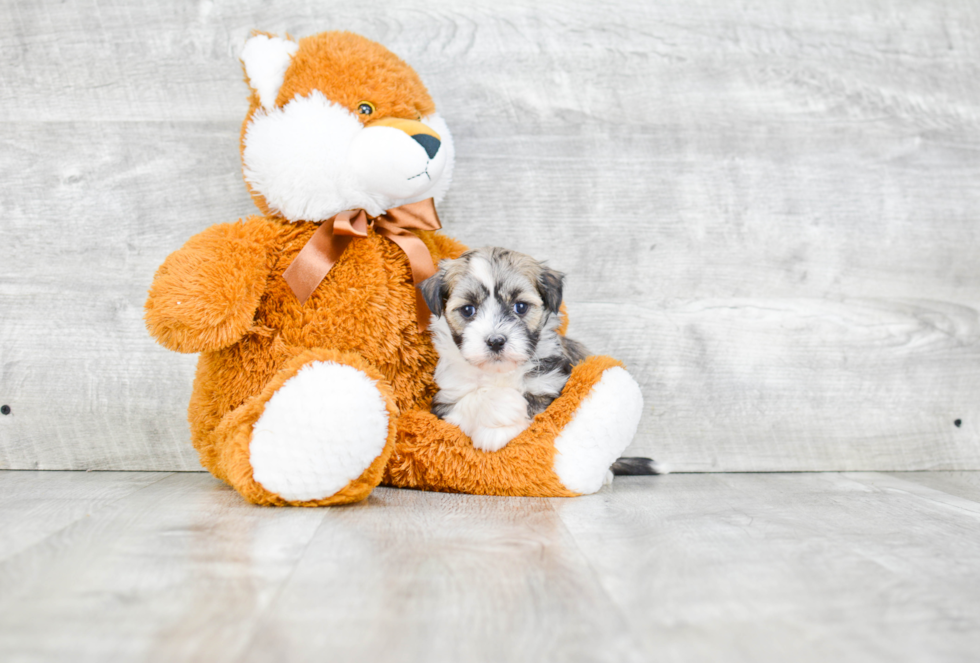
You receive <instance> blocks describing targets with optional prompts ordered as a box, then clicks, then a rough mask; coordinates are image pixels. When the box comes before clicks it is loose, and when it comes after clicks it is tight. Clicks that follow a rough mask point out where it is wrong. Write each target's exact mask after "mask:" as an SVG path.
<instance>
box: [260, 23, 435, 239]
mask: <svg viewBox="0 0 980 663" xmlns="http://www.w3.org/2000/svg"><path fill="white" fill-rule="evenodd" d="M241 60H242V66H243V67H244V69H245V76H246V80H247V82H248V85H249V87H250V88H251V90H252V93H251V97H250V102H251V106H250V108H249V112H248V115H247V116H246V118H245V123H244V125H243V127H242V137H241V149H242V165H243V172H244V175H245V182H246V183H247V185H248V188H249V191H250V192H251V194H252V198H253V199H254V200H255V203H256V204H257V205H258V206H259V208H260V209H261V210H262V211H263V212H265V213H266V214H272V215H277V216H281V217H283V218H285V219H287V220H289V221H322V220H324V219H328V218H330V217H331V216H333V215H334V214H337V213H338V212H342V211H344V210H348V209H359V208H363V209H364V210H366V211H367V212H368V214H371V215H373V216H376V215H379V214H382V213H383V212H384V211H385V210H388V209H391V208H393V207H397V206H399V205H404V204H407V203H412V202H416V201H419V200H425V199H426V198H435V199H436V200H437V201H438V200H439V199H440V198H441V197H442V195H443V194H444V193H445V192H446V189H447V188H448V187H449V181H450V178H451V176H452V167H453V159H454V156H455V155H454V151H453V142H452V136H450V134H449V128H448V127H447V126H446V123H445V122H444V121H443V120H442V118H441V117H440V116H439V115H438V113H436V107H435V104H434V103H433V101H432V98H431V97H430V96H429V93H428V91H427V90H426V89H425V86H424V85H423V84H422V81H421V80H420V79H419V76H418V74H416V73H415V71H414V70H413V69H412V68H411V67H409V66H408V65H407V64H405V62H403V61H402V60H401V59H400V58H398V57H397V56H396V55H395V54H393V53H392V52H391V51H389V50H388V49H386V48H385V47H384V46H381V45H380V44H377V43H375V42H373V41H371V40H369V39H365V38H364V37H361V36H359V35H355V34H352V33H350V32H324V33H321V34H318V35H314V36H311V37H306V38H304V39H300V40H299V41H293V40H292V39H291V38H289V37H288V36H287V37H285V38H283V37H276V36H272V35H266V34H256V35H255V36H253V37H252V38H250V39H249V40H248V42H246V44H245V48H244V49H243V50H242V53H241Z"/></svg>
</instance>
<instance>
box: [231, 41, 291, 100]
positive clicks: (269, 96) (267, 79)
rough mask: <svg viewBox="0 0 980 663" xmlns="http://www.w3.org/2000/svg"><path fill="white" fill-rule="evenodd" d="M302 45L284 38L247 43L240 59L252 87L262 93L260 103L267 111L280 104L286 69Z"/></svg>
mask: <svg viewBox="0 0 980 663" xmlns="http://www.w3.org/2000/svg"><path fill="white" fill-rule="evenodd" d="M298 48H299V44H297V43H296V42H294V41H290V40H289V39H282V38H280V37H267V36H265V35H255V36H254V37H251V38H250V39H249V40H248V41H246V42H245V47H244V48H242V53H241V55H240V56H239V57H240V59H241V61H242V64H244V65H245V74H246V75H247V76H248V82H249V85H251V86H252V89H253V90H255V91H256V92H258V93H259V101H260V102H262V106H264V107H265V108H272V107H273V106H274V105H275V103H276V96H277V95H278V94H279V88H280V87H282V81H283V77H284V76H285V75H286V69H288V68H289V63H290V62H291V61H292V58H293V55H294V54H295V53H296V49H298Z"/></svg>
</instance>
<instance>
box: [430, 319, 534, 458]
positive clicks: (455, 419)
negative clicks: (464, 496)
mask: <svg viewBox="0 0 980 663" xmlns="http://www.w3.org/2000/svg"><path fill="white" fill-rule="evenodd" d="M440 323H441V325H442V326H444V325H445V324H446V323H445V321H444V320H442V319H440V320H438V321H436V323H435V325H434V330H433V331H434V332H435V334H434V340H435V343H436V347H437V349H438V350H439V363H438V365H437V366H436V373H435V379H436V384H437V385H439V390H440V398H444V399H445V401H444V402H447V403H452V404H453V405H452V408H451V409H450V410H449V412H448V413H447V414H446V415H445V416H444V419H445V420H446V421H448V422H449V423H451V424H454V425H456V426H458V427H459V428H460V430H462V431H463V432H464V433H466V434H467V435H468V436H469V437H470V439H471V440H472V441H473V446H474V447H476V448H477V449H481V450H483V451H498V450H500V449H503V448H504V447H505V446H507V443H508V442H510V441H511V440H512V439H514V438H515V437H516V436H517V435H518V434H519V433H520V432H521V431H523V430H524V429H525V428H527V427H528V426H529V425H530V423H531V419H530V417H528V413H527V401H526V400H525V398H524V392H525V388H526V385H525V374H526V372H527V370H528V369H527V368H526V367H523V366H522V367H518V368H517V369H515V370H513V371H509V372H506V373H495V372H491V371H483V370H481V369H479V368H477V367H475V366H473V365H471V364H470V363H469V362H467V361H466V360H465V359H464V358H463V356H462V355H461V354H460V353H459V350H458V349H457V348H456V344H455V343H453V341H452V339H451V337H449V330H448V328H447V329H445V330H442V331H443V333H439V332H440V329H439V327H440V326H441V325H440ZM447 341H448V342H447Z"/></svg>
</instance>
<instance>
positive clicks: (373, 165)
mask: <svg viewBox="0 0 980 663" xmlns="http://www.w3.org/2000/svg"><path fill="white" fill-rule="evenodd" d="M441 147H442V138H441V137H440V136H439V134H438V133H436V131H435V130H434V129H433V128H432V127H430V126H428V125H426V124H424V123H422V122H419V121H417V120H406V119H402V118H384V119H381V120H376V121H374V122H371V123H369V124H367V125H365V126H364V128H363V129H362V130H361V131H360V132H358V134H357V136H355V137H354V140H353V142H352V143H351V147H350V153H349V157H348V158H349V164H350V166H351V170H352V172H353V173H354V175H355V177H356V178H357V180H358V181H359V182H360V185H361V186H362V187H363V190H365V191H370V192H375V193H379V194H383V195H387V196H391V197H394V198H398V199H405V198H414V197H416V196H419V195H422V194H424V193H425V192H426V191H427V190H428V189H430V188H431V187H432V186H433V183H434V182H435V181H436V180H438V179H439V178H440V177H441V175H442V171H443V169H444V168H445V165H446V158H445V155H444V154H443V152H444V151H445V150H442V149H440V148H441Z"/></svg>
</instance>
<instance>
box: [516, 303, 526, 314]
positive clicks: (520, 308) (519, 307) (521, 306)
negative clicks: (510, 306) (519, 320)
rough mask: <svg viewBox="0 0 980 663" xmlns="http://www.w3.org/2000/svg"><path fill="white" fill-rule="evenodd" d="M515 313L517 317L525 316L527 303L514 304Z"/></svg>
mask: <svg viewBox="0 0 980 663" xmlns="http://www.w3.org/2000/svg"><path fill="white" fill-rule="evenodd" d="M514 313H516V314H517V315H524V314H525V313H527V302H517V303H516V304H514Z"/></svg>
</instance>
